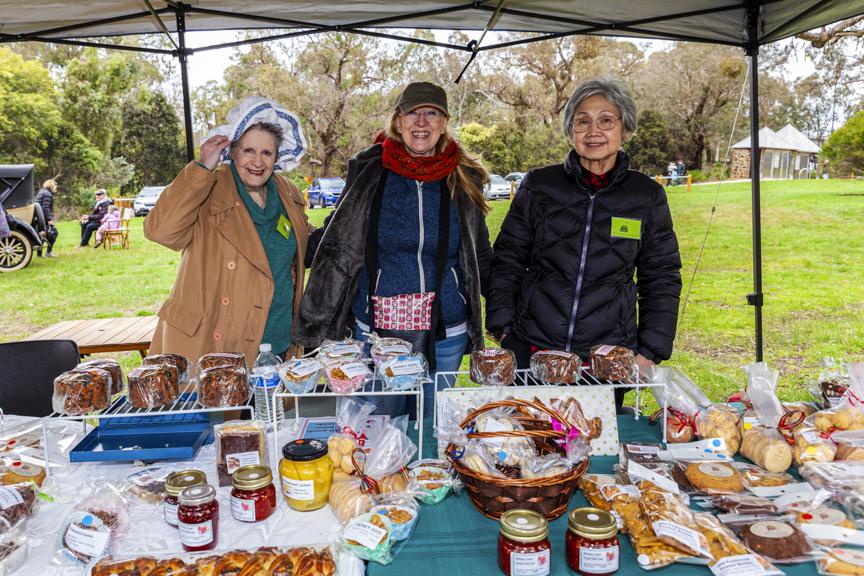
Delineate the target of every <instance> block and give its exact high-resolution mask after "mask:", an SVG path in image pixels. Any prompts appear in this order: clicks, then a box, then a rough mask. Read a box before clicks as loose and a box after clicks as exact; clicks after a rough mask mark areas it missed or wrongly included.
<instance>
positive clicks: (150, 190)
mask: <svg viewBox="0 0 864 576" xmlns="http://www.w3.org/2000/svg"><path fill="white" fill-rule="evenodd" d="M164 189H165V186H145V187H144V188H142V189H141V191H140V192H138V196H136V197H135V202H133V203H132V208H133V209H134V210H135V216H146V215H147V214H149V213H150V210H152V209H153V207H154V206H156V201H157V200H159V195H160V194H162V191H163V190H164Z"/></svg>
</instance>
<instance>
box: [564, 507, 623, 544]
mask: <svg viewBox="0 0 864 576" xmlns="http://www.w3.org/2000/svg"><path fill="white" fill-rule="evenodd" d="M567 529H568V530H570V531H571V532H573V533H574V534H577V535H579V536H583V537H585V538H589V539H591V540H604V539H606V538H612V537H613V536H615V535H616V534H617V533H618V522H617V521H616V520H615V517H614V516H612V514H610V513H609V512H606V511H605V510H601V509H600V508H590V507H586V508H576V509H575V510H573V511H572V512H570V516H568V518H567Z"/></svg>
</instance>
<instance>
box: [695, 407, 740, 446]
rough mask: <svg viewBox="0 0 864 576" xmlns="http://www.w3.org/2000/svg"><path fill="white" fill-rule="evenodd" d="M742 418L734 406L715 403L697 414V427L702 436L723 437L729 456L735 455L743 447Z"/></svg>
mask: <svg viewBox="0 0 864 576" xmlns="http://www.w3.org/2000/svg"><path fill="white" fill-rule="evenodd" d="M740 420H741V418H740V416H739V415H738V413H737V412H736V411H735V410H733V409H732V408H730V407H728V406H725V405H723V404H715V405H712V406H710V407H709V408H708V409H707V410H704V411H703V412H700V413H699V415H698V416H696V429H697V430H698V431H699V437H700V438H723V440H724V441H725V442H726V450H727V452H728V456H734V455H735V454H736V453H737V452H738V450H739V449H740V447H741V429H740V426H739V422H740Z"/></svg>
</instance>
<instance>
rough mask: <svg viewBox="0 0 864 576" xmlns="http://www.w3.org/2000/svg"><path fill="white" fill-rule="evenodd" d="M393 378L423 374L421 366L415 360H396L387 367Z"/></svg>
mask: <svg viewBox="0 0 864 576" xmlns="http://www.w3.org/2000/svg"><path fill="white" fill-rule="evenodd" d="M387 369H388V370H390V372H392V373H393V375H394V376H408V375H411V374H420V373H421V372H423V365H422V364H421V363H420V361H419V360H418V359H416V358H411V359H409V360H398V361H396V362H394V363H392V364H390V365H389V366H388V367H387Z"/></svg>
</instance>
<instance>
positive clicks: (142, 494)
mask: <svg viewBox="0 0 864 576" xmlns="http://www.w3.org/2000/svg"><path fill="white" fill-rule="evenodd" d="M171 472H172V470H171V469H170V468H159V467H150V468H143V469H136V471H135V472H133V473H132V474H129V475H128V476H127V477H126V482H127V487H128V492H129V494H132V495H133V496H135V497H137V498H140V499H141V500H143V501H144V502H148V503H150V504H161V503H162V501H163V499H164V498H165V479H166V478H168V476H169V475H170V474H171Z"/></svg>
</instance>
